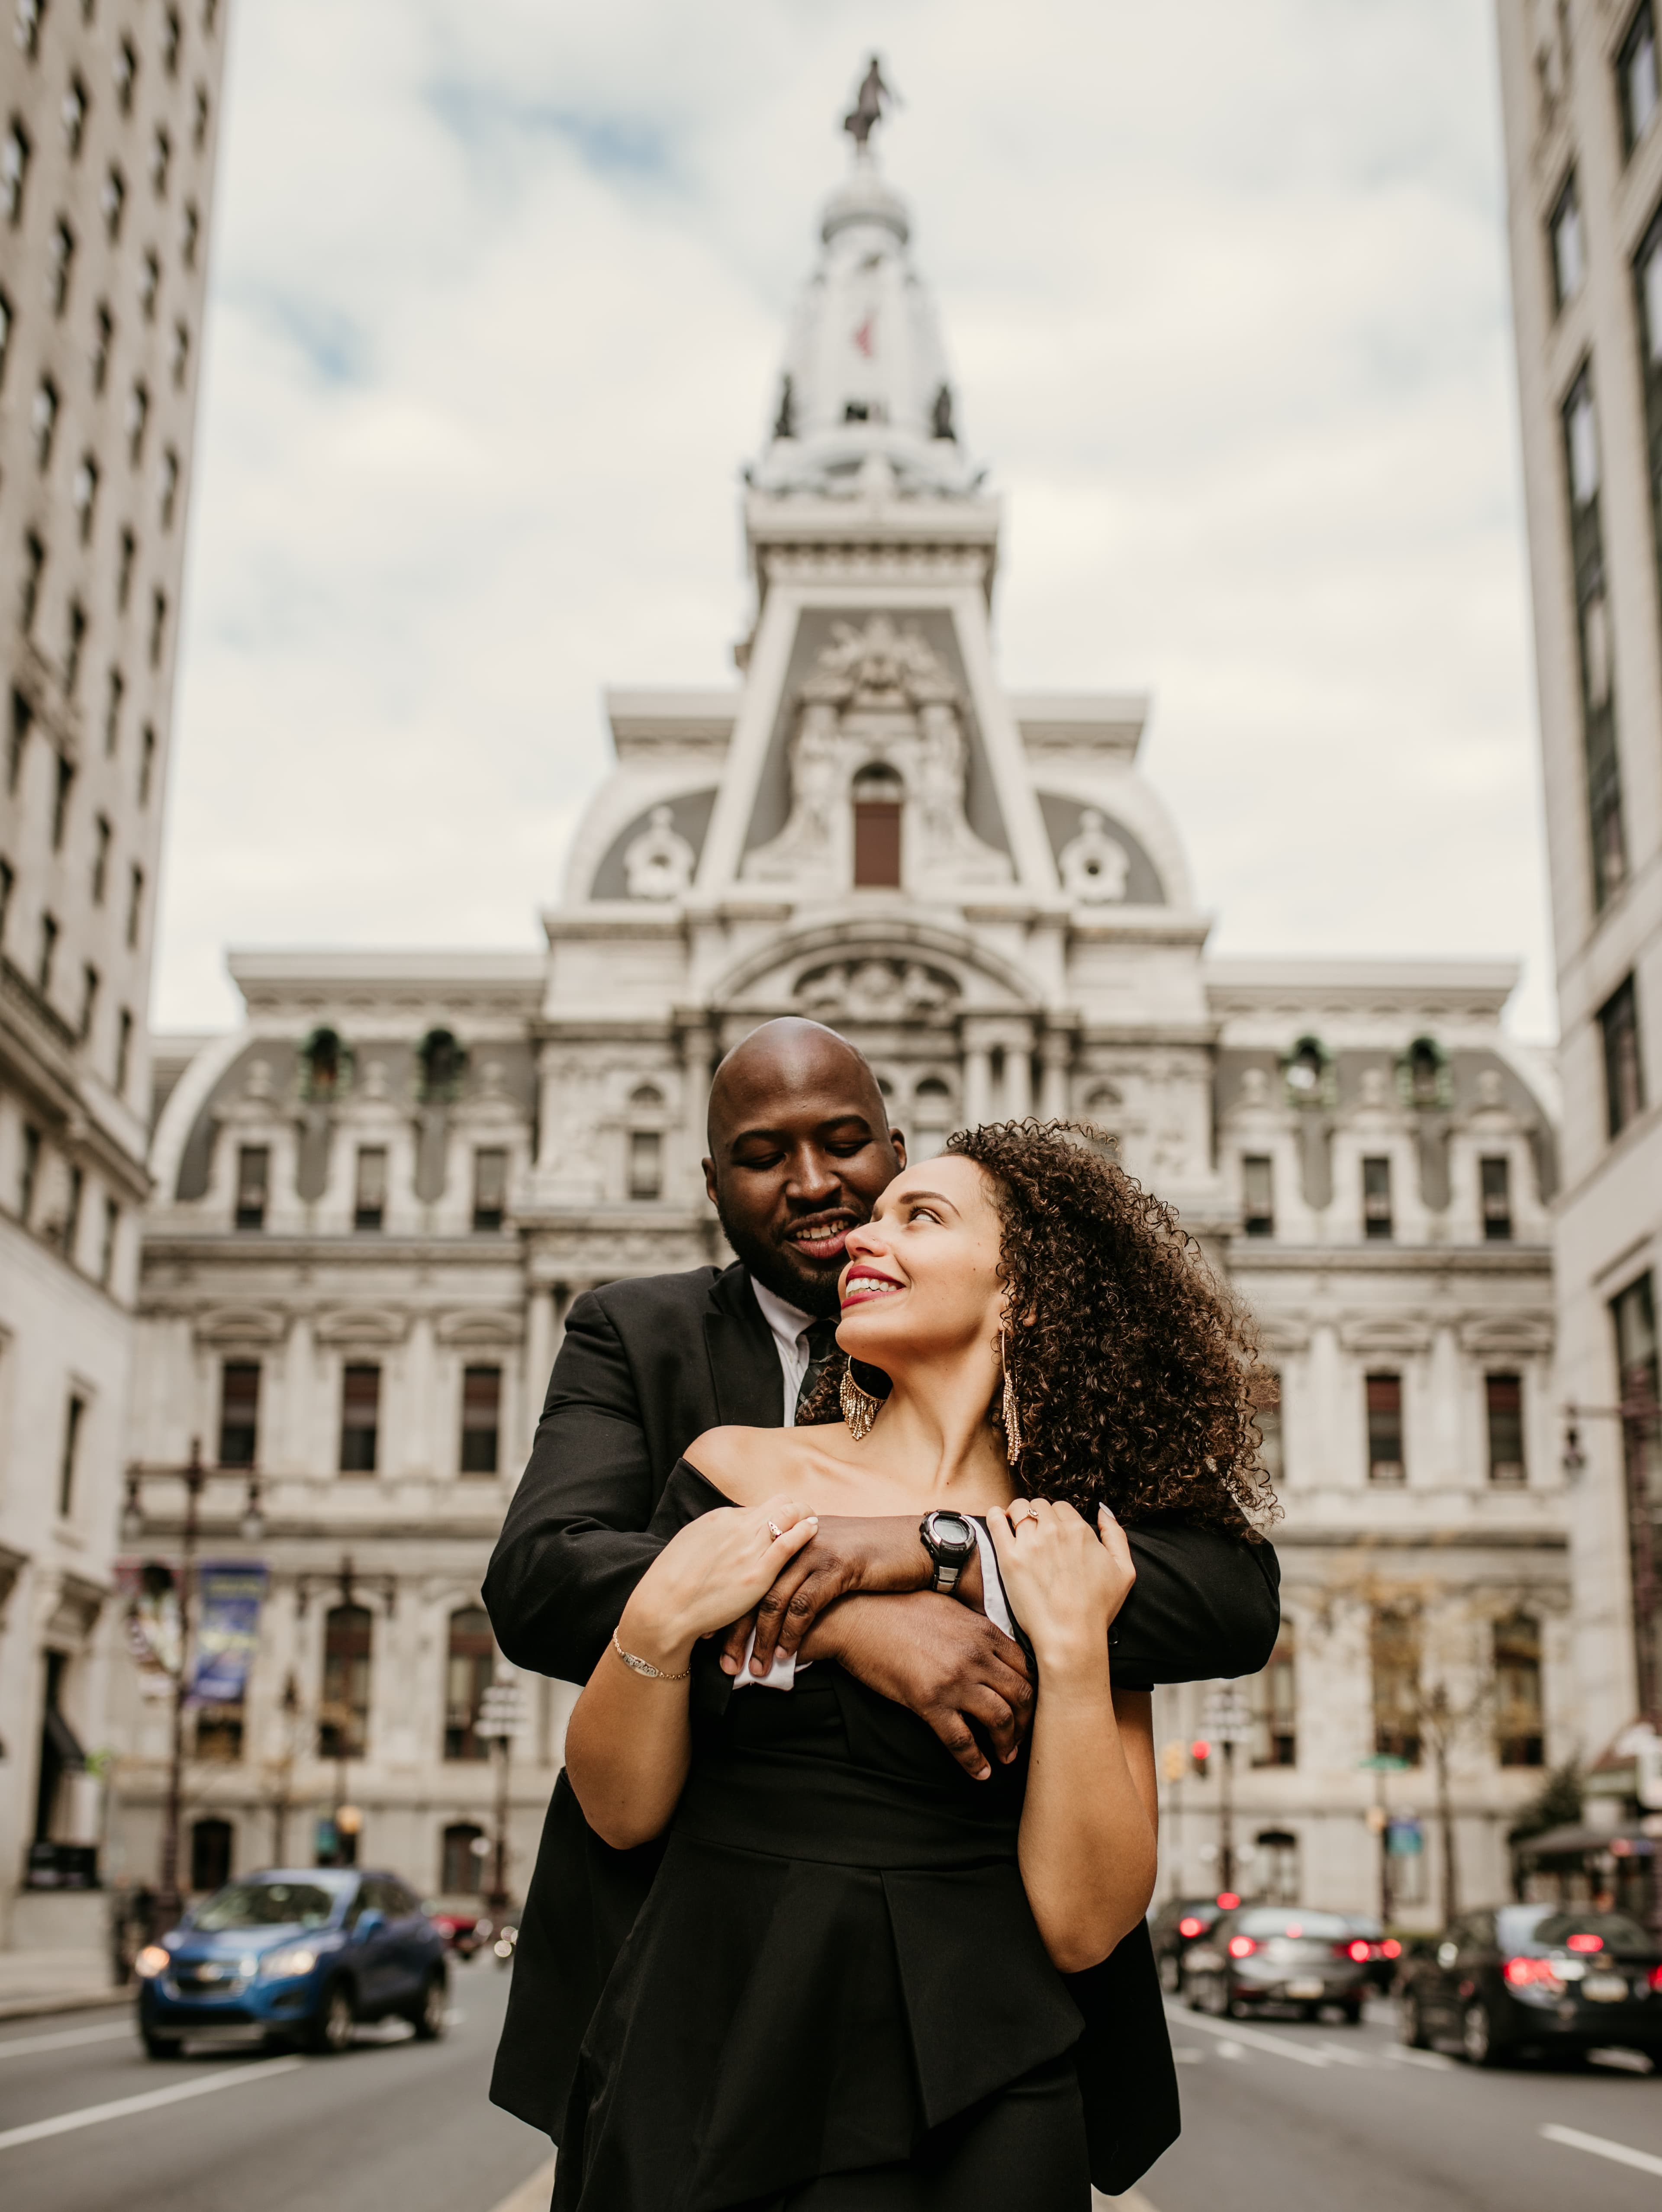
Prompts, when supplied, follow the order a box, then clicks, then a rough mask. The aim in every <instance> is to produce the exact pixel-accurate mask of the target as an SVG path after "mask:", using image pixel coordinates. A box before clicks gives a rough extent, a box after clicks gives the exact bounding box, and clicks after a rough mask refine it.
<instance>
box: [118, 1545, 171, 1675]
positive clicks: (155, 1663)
mask: <svg viewBox="0 0 1662 2212" xmlns="http://www.w3.org/2000/svg"><path fill="white" fill-rule="evenodd" d="M115 1585H116V1589H117V1590H118V1593H119V1594H120V1595H121V1596H122V1597H124V1599H125V1601H126V1604H125V1608H124V1620H125V1623H126V1630H127V1650H128V1651H129V1652H130V1655H131V1656H132V1661H133V1664H134V1666H135V1667H136V1668H137V1670H138V1687H139V1693H140V1695H141V1696H142V1697H143V1698H144V1699H145V1700H146V1701H147V1702H148V1703H150V1704H155V1705H161V1704H165V1703H166V1702H167V1699H170V1698H171V1697H172V1696H173V1688H174V1685H175V1684H176V1683H177V1682H178V1680H179V1650H180V1626H181V1624H180V1621H179V1589H178V1586H177V1585H176V1583H174V1580H173V1569H172V1568H171V1567H169V1566H164V1565H162V1563H161V1560H160V1559H118V1560H117V1562H116V1569H115Z"/></svg>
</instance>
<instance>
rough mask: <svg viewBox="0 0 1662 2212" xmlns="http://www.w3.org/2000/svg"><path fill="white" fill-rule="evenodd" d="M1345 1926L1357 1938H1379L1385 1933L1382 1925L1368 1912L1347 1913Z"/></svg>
mask: <svg viewBox="0 0 1662 2212" xmlns="http://www.w3.org/2000/svg"><path fill="white" fill-rule="evenodd" d="M1344 1924H1345V1926H1346V1927H1347V1928H1349V1929H1350V1931H1351V1933H1352V1934H1353V1935H1356V1936H1373V1937H1374V1938H1378V1937H1379V1936H1383V1935H1384V1933H1385V1929H1383V1927H1382V1926H1381V1925H1380V1923H1379V1922H1378V1921H1377V1920H1375V1919H1374V1918H1373V1917H1371V1916H1370V1915H1369V1914H1368V1913H1366V1912H1347V1913H1346V1914H1345V1916H1344Z"/></svg>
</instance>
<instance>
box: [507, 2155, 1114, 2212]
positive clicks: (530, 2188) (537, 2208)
mask: <svg viewBox="0 0 1662 2212" xmlns="http://www.w3.org/2000/svg"><path fill="white" fill-rule="evenodd" d="M553 2194H554V2160H552V2159H551V2158H545V2159H544V2160H543V2163H542V2164H541V2166H538V2167H537V2171H536V2172H535V2173H531V2174H527V2175H526V2177H525V2179H524V2180H523V2181H522V2182H521V2183H520V2185H519V2187H518V2189H513V2190H510V2191H509V2192H508V2194H507V2195H506V2197H504V2198H503V2199H502V2201H501V2203H500V2204H499V2205H498V2206H497V2207H496V2212H548V2202H549V2197H552V2196H553ZM1122 2201H1123V2200H1122Z"/></svg>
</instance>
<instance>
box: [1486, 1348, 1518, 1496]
mask: <svg viewBox="0 0 1662 2212" xmlns="http://www.w3.org/2000/svg"><path fill="white" fill-rule="evenodd" d="M1483 1404H1484V1408H1485V1411H1486V1413H1487V1414H1488V1419H1489V1480H1490V1481H1491V1482H1513V1483H1515V1482H1521V1481H1523V1480H1524V1383H1523V1377H1522V1376H1519V1375H1485V1376H1484V1377H1483Z"/></svg>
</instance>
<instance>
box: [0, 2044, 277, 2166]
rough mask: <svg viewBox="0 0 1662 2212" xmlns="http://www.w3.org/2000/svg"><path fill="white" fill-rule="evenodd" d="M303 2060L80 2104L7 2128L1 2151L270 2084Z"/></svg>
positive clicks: (265, 2063) (233, 2069)
mask: <svg viewBox="0 0 1662 2212" xmlns="http://www.w3.org/2000/svg"><path fill="white" fill-rule="evenodd" d="M305 2064H306V2060H305V2059H304V2058H265V2059H262V2060H260V2061H259V2062H258V2063H257V2064H255V2065H252V2066H230V2067H227V2068H226V2069H225V2070H224V2072H223V2073H220V2074H200V2075H197V2078H196V2080H195V2081H179V2082H176V2083H175V2084H174V2085H173V2087H171V2088H167V2089H147V2090H145V2091H144V2092H143V2094H142V2095H140V2096H136V2097H118V2098H117V2099H116V2100H115V2101H114V2102H113V2103H112V2104H108V2105H83V2106H82V2108H81V2110H80V2111H79V2112H59V2113H58V2116H57V2117H56V2118H54V2119H50V2120H31V2121H30V2122H29V2124H28V2125H27V2127H22V2128H8V2129H7V2130H6V2131H5V2133H4V2134H3V2135H0V2150H13V2149H15V2148H16V2147H17V2145H18V2144H20V2143H31V2142H43V2141H44V2140H45V2137H46V2136H66V2135H70V2134H73V2132H74V2131H75V2130H76V2128H92V2127H96V2126H97V2125H98V2124H99V2123H100V2121H102V2120H124V2119H125V2118H127V2117H128V2115H129V2114H130V2113H132V2112H154V2111H155V2109H156V2107H157V2106H159V2105H179V2104H183V2102H184V2101H185V2098H187V2097H205V2096H206V2095H207V2094H208V2093H209V2091H210V2090H213V2089H234V2087H236V2086H237V2084H238V2082H240V2081H270V2079H271V2077H272V2075H276V2074H293V2073H295V2072H297V2071H298V2070H299V2069H300V2067H302V2066H304V2065H305Z"/></svg>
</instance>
